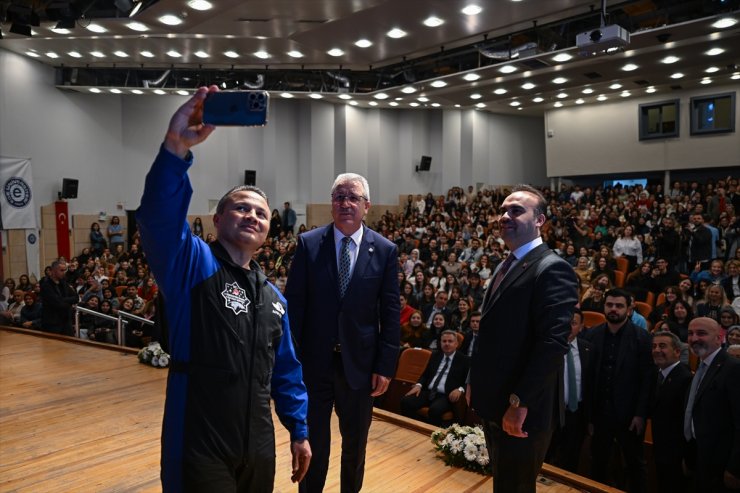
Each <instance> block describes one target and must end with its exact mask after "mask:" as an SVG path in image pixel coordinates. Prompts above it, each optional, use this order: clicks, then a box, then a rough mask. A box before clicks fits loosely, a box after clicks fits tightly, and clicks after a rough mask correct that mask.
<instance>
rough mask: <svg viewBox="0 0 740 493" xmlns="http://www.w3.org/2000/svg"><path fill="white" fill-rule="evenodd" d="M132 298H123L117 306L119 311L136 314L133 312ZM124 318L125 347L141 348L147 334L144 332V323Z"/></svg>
mask: <svg viewBox="0 0 740 493" xmlns="http://www.w3.org/2000/svg"><path fill="white" fill-rule="evenodd" d="M134 303H135V302H134V299H133V298H125V299H124V300H123V301H122V302H121V307H120V308H119V311H120V312H125V313H130V314H132V315H138V314H137V313H135V312H134ZM124 320H126V322H127V323H126V328H125V330H124V333H125V336H126V338H125V345H126V346H127V347H133V348H142V347H144V342H145V340H144V338H145V337H146V336H147V335H149V334H147V333H145V325H144V324H143V323H142V322H139V321H136V320H132V319H127V318H124Z"/></svg>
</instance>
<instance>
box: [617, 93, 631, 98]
mask: <svg viewBox="0 0 740 493" xmlns="http://www.w3.org/2000/svg"><path fill="white" fill-rule="evenodd" d="M619 95H620V96H622V97H623V98H628V97H630V96H631V95H632V94H631V93H630V92H629V91H622V92H621V93H620V94H619Z"/></svg>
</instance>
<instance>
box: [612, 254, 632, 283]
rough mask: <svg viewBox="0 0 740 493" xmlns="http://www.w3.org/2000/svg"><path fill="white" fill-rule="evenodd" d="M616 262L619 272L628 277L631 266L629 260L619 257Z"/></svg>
mask: <svg viewBox="0 0 740 493" xmlns="http://www.w3.org/2000/svg"><path fill="white" fill-rule="evenodd" d="M615 260H616V261H617V271H619V272H621V273H622V274H623V275H624V276H626V275H627V271H628V270H629V266H630V262H629V260H627V259H626V258H625V257H617V258H616V259H615ZM620 287H621V286H620Z"/></svg>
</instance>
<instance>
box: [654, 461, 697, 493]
mask: <svg viewBox="0 0 740 493" xmlns="http://www.w3.org/2000/svg"><path fill="white" fill-rule="evenodd" d="M656 459H657V457H656ZM655 480H656V483H658V493H683V492H685V491H687V490H688V488H687V486H688V483H689V480H688V478H686V477H685V476H684V475H683V468H682V467H681V461H680V460H676V461H674V462H658V461H657V460H656V461H655Z"/></svg>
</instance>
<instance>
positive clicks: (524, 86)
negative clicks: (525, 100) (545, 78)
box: [522, 82, 535, 91]
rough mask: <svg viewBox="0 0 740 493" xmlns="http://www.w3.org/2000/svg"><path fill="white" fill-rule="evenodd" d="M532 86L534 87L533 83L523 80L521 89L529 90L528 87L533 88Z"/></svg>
mask: <svg viewBox="0 0 740 493" xmlns="http://www.w3.org/2000/svg"><path fill="white" fill-rule="evenodd" d="M534 88H535V85H534V84H532V83H531V82H525V83H524V84H522V89H524V90H525V91H529V90H530V89H534Z"/></svg>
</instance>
